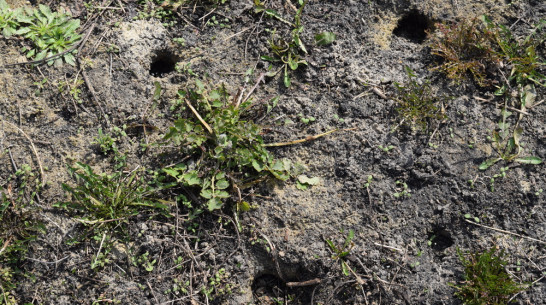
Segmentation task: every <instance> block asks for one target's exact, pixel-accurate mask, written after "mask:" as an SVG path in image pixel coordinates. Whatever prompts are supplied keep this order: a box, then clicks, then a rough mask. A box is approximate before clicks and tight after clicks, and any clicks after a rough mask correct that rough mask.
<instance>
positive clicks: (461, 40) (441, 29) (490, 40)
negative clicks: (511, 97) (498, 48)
mask: <svg viewBox="0 0 546 305" xmlns="http://www.w3.org/2000/svg"><path fill="white" fill-rule="evenodd" d="M436 28H437V32H436V33H434V34H433V35H431V43H430V46H431V48H432V54H434V55H438V56H440V57H441V58H442V59H443V63H441V64H440V65H439V66H437V67H435V68H434V70H439V71H442V72H444V73H445V74H446V75H447V77H448V78H450V79H453V80H454V81H455V82H456V83H460V82H461V81H462V80H463V79H465V78H466V76H467V74H468V73H470V74H471V75H472V76H473V78H474V80H475V81H476V82H477V83H478V85H480V86H482V87H487V86H490V85H491V81H490V79H489V78H488V76H487V66H489V65H490V64H491V63H495V62H498V60H499V58H498V57H497V54H496V53H495V52H494V40H495V38H494V37H495V34H494V32H493V31H492V30H491V29H490V28H488V27H487V26H485V25H484V24H483V23H482V22H481V21H480V20H479V19H478V18H474V19H471V20H467V19H464V20H462V21H460V22H458V23H454V24H451V25H448V24H444V23H437V24H436Z"/></svg>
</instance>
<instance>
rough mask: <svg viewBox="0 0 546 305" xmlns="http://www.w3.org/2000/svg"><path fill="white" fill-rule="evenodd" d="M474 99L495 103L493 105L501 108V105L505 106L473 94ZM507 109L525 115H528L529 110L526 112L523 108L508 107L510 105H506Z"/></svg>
mask: <svg viewBox="0 0 546 305" xmlns="http://www.w3.org/2000/svg"><path fill="white" fill-rule="evenodd" d="M474 98H475V99H477V100H478V101H482V102H486V103H492V104H495V106H496V107H497V108H502V107H505V106H504V105H503V106H500V105H498V104H497V103H495V102H493V101H492V100H487V99H484V98H481V97H479V96H474ZM506 108H507V109H510V110H512V111H515V112H519V113H521V114H526V115H529V112H526V111H523V110H520V109H517V108H514V107H510V106H506Z"/></svg>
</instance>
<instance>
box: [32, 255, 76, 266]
mask: <svg viewBox="0 0 546 305" xmlns="http://www.w3.org/2000/svg"><path fill="white" fill-rule="evenodd" d="M69 257H70V255H67V256H65V257H63V258H60V259H58V260H56V261H52V262H46V261H42V260H39V259H35V258H32V257H25V259H28V260H31V261H34V262H37V263H42V264H44V265H56V264H58V263H60V262H62V261H64V260H66V259H68V258H69Z"/></svg>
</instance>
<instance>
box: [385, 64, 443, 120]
mask: <svg viewBox="0 0 546 305" xmlns="http://www.w3.org/2000/svg"><path fill="white" fill-rule="evenodd" d="M406 75H407V78H408V81H407V82H406V83H404V84H399V83H395V84H394V85H395V88H396V90H397V95H396V97H395V100H396V102H397V103H398V106H397V107H396V111H397V112H398V114H399V116H400V117H401V118H402V122H401V124H404V125H406V126H409V127H412V128H413V127H418V128H420V129H422V130H425V129H426V128H427V127H428V124H429V122H430V121H431V120H441V119H444V118H445V114H443V113H442V111H441V108H439V107H438V105H439V103H441V102H442V101H443V100H444V99H446V98H445V97H438V96H436V95H435V94H434V92H433V90H432V87H431V85H430V82H429V81H428V80H425V81H423V82H422V83H419V82H418V81H417V75H415V73H414V72H413V71H412V70H411V69H410V68H409V67H406Z"/></svg>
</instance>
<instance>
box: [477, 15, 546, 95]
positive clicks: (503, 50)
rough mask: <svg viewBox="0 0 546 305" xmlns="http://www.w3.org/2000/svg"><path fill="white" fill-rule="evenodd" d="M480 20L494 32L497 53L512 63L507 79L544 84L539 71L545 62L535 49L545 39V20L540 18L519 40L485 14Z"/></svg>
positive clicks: (545, 83) (545, 84) (523, 82)
mask: <svg viewBox="0 0 546 305" xmlns="http://www.w3.org/2000/svg"><path fill="white" fill-rule="evenodd" d="M482 20H483V21H484V23H485V24H486V26H487V28H488V29H489V30H490V31H491V32H493V33H494V38H495V41H496V45H497V46H496V47H497V51H496V52H497V55H498V56H499V58H501V59H504V60H505V61H506V62H507V63H509V64H511V65H512V70H511V71H510V75H509V76H508V81H509V82H515V83H516V84H522V85H523V84H525V83H529V82H532V83H534V84H537V85H541V86H546V76H545V75H543V74H541V73H540V72H539V69H540V68H541V67H544V66H546V62H544V59H541V58H540V57H539V56H538V54H537V50H538V49H539V48H540V47H541V46H542V45H543V44H544V41H545V40H546V29H545V27H546V20H541V21H540V22H539V23H538V24H537V25H535V26H534V28H533V29H532V30H531V33H530V34H529V35H528V36H527V37H525V38H524V39H519V40H518V39H516V37H514V35H513V33H512V31H511V30H510V28H508V27H506V26H504V25H502V24H500V25H497V24H495V23H493V22H492V21H491V20H490V19H489V18H488V17H487V16H482Z"/></svg>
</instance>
